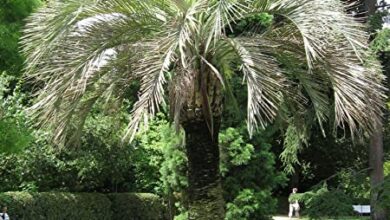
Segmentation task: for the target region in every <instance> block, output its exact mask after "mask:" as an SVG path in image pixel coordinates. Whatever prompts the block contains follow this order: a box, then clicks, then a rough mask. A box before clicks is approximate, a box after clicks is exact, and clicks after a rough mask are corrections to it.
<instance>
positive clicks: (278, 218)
mask: <svg viewBox="0 0 390 220" xmlns="http://www.w3.org/2000/svg"><path fill="white" fill-rule="evenodd" d="M273 219H274V220H289V218H288V217H286V216H274V217H273ZM368 219H370V217H345V218H339V219H338V220H368ZM292 220H297V218H292ZM299 220H309V218H306V217H302V218H300V219H299ZM322 220H331V219H327V218H323V219H322ZM332 220H333V219H332Z"/></svg>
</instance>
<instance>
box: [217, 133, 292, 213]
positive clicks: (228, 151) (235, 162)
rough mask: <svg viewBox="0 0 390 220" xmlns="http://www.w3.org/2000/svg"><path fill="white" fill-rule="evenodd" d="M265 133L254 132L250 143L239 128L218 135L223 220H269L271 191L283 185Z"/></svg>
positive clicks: (272, 201) (272, 202)
mask: <svg viewBox="0 0 390 220" xmlns="http://www.w3.org/2000/svg"><path fill="white" fill-rule="evenodd" d="M267 132H268V131H264V132H263V133H257V134H256V135H255V136H254V137H253V139H252V140H249V137H247V136H246V134H247V132H246V130H245V127H243V126H242V127H239V128H227V129H225V130H223V131H222V132H221V134H220V151H221V175H222V185H223V189H224V191H225V193H224V197H225V200H226V202H227V212H226V219H227V220H245V219H259V220H261V219H270V216H271V215H272V214H273V213H274V212H275V210H276V205H277V201H276V199H275V198H272V190H274V189H275V188H277V187H278V186H281V185H283V184H284V183H285V175H284V174H282V173H280V172H277V171H276V170H275V156H274V154H273V153H272V152H271V151H270V148H271V145H270V144H268V143H269V142H268V140H267V139H268V134H267Z"/></svg>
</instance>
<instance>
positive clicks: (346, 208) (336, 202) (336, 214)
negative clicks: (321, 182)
mask: <svg viewBox="0 0 390 220" xmlns="http://www.w3.org/2000/svg"><path fill="white" fill-rule="evenodd" d="M299 197H301V198H294V200H295V199H297V200H299V201H303V202H304V204H305V212H306V214H307V215H308V216H309V218H310V219H322V218H323V219H328V218H331V219H338V218H340V217H345V216H351V215H353V214H354V213H353V208H352V205H353V201H352V199H351V198H349V197H348V196H347V195H346V194H345V193H344V192H343V191H341V190H338V189H335V190H328V189H327V187H326V186H324V187H323V188H320V189H319V190H317V191H311V192H307V193H303V194H300V196H299Z"/></svg>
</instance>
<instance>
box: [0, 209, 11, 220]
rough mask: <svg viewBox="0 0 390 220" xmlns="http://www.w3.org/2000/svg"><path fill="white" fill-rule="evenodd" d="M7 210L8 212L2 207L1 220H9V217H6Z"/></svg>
mask: <svg viewBox="0 0 390 220" xmlns="http://www.w3.org/2000/svg"><path fill="white" fill-rule="evenodd" d="M7 210H8V208H7V206H4V207H3V211H2V212H1V214H0V218H1V220H10V219H9V216H8V213H7Z"/></svg>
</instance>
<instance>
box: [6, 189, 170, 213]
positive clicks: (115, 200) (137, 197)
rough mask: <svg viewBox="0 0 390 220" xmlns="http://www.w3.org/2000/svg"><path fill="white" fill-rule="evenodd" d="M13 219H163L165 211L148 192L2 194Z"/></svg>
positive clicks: (159, 201) (156, 197)
mask: <svg viewBox="0 0 390 220" xmlns="http://www.w3.org/2000/svg"><path fill="white" fill-rule="evenodd" d="M0 204H2V205H3V206H8V210H9V211H8V213H9V215H10V217H11V218H12V219H20V220H30V219H45V220H66V219H79V220H111V219H113V220H114V219H115V220H163V219H166V217H165V214H164V213H165V212H166V211H165V208H164V206H163V205H162V201H161V200H160V198H159V197H158V196H155V195H153V194H148V193H134V194H131V193H126V194H107V195H105V194H99V193H76V194H72V193H48V192H46V193H28V192H7V193H2V194H0Z"/></svg>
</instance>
